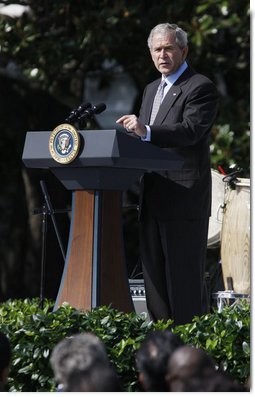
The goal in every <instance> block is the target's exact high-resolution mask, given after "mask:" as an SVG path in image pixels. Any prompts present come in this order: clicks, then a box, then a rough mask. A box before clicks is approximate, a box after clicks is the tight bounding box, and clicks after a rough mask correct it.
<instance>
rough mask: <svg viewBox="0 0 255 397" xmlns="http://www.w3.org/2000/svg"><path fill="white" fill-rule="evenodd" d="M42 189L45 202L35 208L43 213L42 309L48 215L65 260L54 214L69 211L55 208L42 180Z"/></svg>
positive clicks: (35, 212) (41, 302) (41, 305)
mask: <svg viewBox="0 0 255 397" xmlns="http://www.w3.org/2000/svg"><path fill="white" fill-rule="evenodd" d="M40 185H41V189H42V192H43V196H44V203H43V206H42V208H41V209H39V210H38V209H36V210H34V214H36V215H42V256H41V278H40V303H39V306H40V308H41V309H43V306H44V300H45V297H44V290H45V259H46V236H47V230H48V215H50V217H51V220H52V223H53V226H54V229H55V233H56V236H57V239H58V243H59V247H60V249H61V252H62V256H63V259H64V261H65V259H66V256H65V251H64V247H63V243H62V240H61V237H60V234H59V231H58V227H57V223H56V219H55V216H54V214H55V213H64V212H68V210H67V209H63V210H54V209H53V207H52V204H51V200H50V197H49V193H48V191H47V188H46V185H45V182H44V181H42V180H41V181H40Z"/></svg>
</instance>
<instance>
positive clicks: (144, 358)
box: [136, 330, 183, 392]
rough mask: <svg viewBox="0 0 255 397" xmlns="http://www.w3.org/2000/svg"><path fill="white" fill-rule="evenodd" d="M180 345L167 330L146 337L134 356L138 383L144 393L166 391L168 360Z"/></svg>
mask: <svg viewBox="0 0 255 397" xmlns="http://www.w3.org/2000/svg"><path fill="white" fill-rule="evenodd" d="M182 345H183V342H182V340H181V339H180V338H179V336H178V335H175V334H173V333H172V332H170V331H168V330H165V331H159V330H156V331H152V332H150V333H149V334H148V335H147V336H146V338H145V339H144V341H143V342H142V344H141V346H140V348H139V350H138V352H137V355H136V365H137V369H138V371H139V382H140V384H141V386H142V387H143V389H144V390H145V391H150V392H153V391H167V385H166V381H165V375H166V372H167V363H168V359H169V357H170V356H171V354H172V353H173V352H174V350H175V349H176V348H177V347H179V346H182Z"/></svg>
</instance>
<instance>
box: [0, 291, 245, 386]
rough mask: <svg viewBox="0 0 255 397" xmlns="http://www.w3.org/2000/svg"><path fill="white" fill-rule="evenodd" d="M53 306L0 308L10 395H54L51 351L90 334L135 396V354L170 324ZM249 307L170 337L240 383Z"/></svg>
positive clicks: (18, 303) (28, 303)
mask: <svg viewBox="0 0 255 397" xmlns="http://www.w3.org/2000/svg"><path fill="white" fill-rule="evenodd" d="M52 308H53V304H52V302H50V301H46V302H45V306H44V308H43V309H40V308H39V300H38V299H32V300H27V299H26V300H24V301H22V300H13V301H7V302H5V303H2V304H1V305H0V328H1V330H2V331H3V332H4V333H5V334H6V335H7V336H8V337H9V338H10V341H11V345H12V350H13V356H12V366H11V371H10V377H9V381H8V387H9V391H21V392H30V391H36V392H47V391H55V382H54V379H53V373H52V369H51V366H50V363H49V357H50V354H51V351H52V349H53V347H54V346H55V345H56V344H57V343H58V342H59V341H60V340H61V339H63V338H64V337H65V336H70V335H72V334H74V333H78V332H94V333H95V334H96V335H97V336H98V337H100V338H101V340H102V341H103V342H104V344H105V346H106V350H107V353H108V356H109V359H110V361H111V362H112V364H113V366H114V367H115V368H116V371H117V372H118V374H119V376H120V377H121V380H122V382H123V386H124V390H125V391H139V386H138V383H137V372H136V367H135V353H136V350H137V349H138V348H139V346H140V343H141V342H142V340H143V339H144V337H145V336H146V334H147V332H148V331H149V330H153V329H166V328H170V329H171V325H172V321H171V320H169V321H168V322H163V321H159V322H157V323H152V322H150V323H148V322H146V321H145V317H144V316H143V315H136V314H135V313H129V314H125V313H122V312H119V311H117V310H115V309H113V308H111V307H98V308H95V309H93V310H91V311H89V312H88V311H87V312H81V311H78V310H76V309H74V308H71V307H70V306H68V305H62V306H61V307H60V308H59V309H58V310H57V311H55V312H53V311H52ZM249 324H250V323H249V306H248V305H247V304H246V305H244V304H242V305H235V306H232V307H226V308H224V310H223V312H222V313H216V312H215V313H212V314H209V315H206V316H203V317H200V318H196V317H195V318H194V320H193V322H192V323H191V324H187V325H184V326H178V327H175V328H174V329H172V330H173V332H175V333H177V334H179V335H180V337H181V338H182V339H183V340H184V341H185V342H186V343H188V344H193V345H196V346H200V347H203V348H205V349H206V350H207V351H208V353H209V354H211V355H212V356H213V357H214V358H215V360H216V362H217V363H218V364H219V366H221V367H223V369H224V370H228V371H229V372H231V373H232V374H233V375H234V376H235V377H236V378H237V379H238V380H239V381H244V380H245V379H246V378H247V376H248V375H249V358H250V351H249V343H250V339H249Z"/></svg>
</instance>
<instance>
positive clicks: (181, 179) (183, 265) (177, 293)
mask: <svg viewBox="0 0 255 397" xmlns="http://www.w3.org/2000/svg"><path fill="white" fill-rule="evenodd" d="M148 46H149V49H150V53H151V56H152V60H153V62H154V65H155V67H156V68H157V69H158V71H159V72H160V73H161V75H162V76H161V78H160V79H158V80H156V81H154V82H152V83H151V84H149V85H148V86H147V87H146V88H145V90H144V95H143V100H142V106H141V109H140V115H139V118H138V117H137V116H136V115H134V114H132V115H124V116H122V117H121V118H120V119H119V120H117V123H120V124H122V125H123V126H124V128H126V129H127V131H128V132H130V133H133V134H134V136H136V137H139V138H140V139H141V140H142V141H144V144H153V145H156V146H159V147H161V148H163V150H169V148H170V150H171V151H174V152H176V153H177V154H179V155H180V156H181V157H182V159H183V160H184V165H183V169H182V170H181V171H179V170H176V171H175V170H173V171H164V172H159V173H158V172H157V173H156V172H152V173H147V174H145V175H144V178H143V180H142V183H141V195H140V196H141V197H140V248H141V260H142V265H143V276H144V282H145V291H146V299H147V307H148V310H149V313H150V316H151V318H152V320H154V321H156V320H159V319H164V320H167V319H169V318H172V319H173V320H174V324H175V325H177V324H184V323H187V322H190V321H191V320H192V318H193V317H194V316H195V315H198V316H200V315H202V314H204V313H206V312H207V311H208V304H207V302H206V300H207V296H206V291H205V279H204V268H205V261H206V250H207V234H208V222H209V216H210V211H211V165H210V147H209V145H210V131H211V128H212V125H213V122H214V120H215V117H216V113H217V107H218V95H217V91H216V87H215V86H214V84H213V83H212V82H211V81H210V80H209V79H208V78H207V77H205V76H203V75H201V74H198V73H196V72H195V71H193V70H192V69H191V68H190V67H189V65H188V64H187V62H186V57H187V54H188V42H187V34H186V32H184V31H183V30H182V29H181V28H179V27H178V26H177V25H174V24H169V23H165V24H160V25H157V26H156V27H155V28H153V29H152V31H151V33H150V35H149V38H148Z"/></svg>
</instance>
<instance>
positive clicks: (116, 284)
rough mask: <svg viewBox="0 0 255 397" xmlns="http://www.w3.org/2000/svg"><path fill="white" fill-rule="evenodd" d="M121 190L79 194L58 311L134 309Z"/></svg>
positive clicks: (74, 211) (79, 192)
mask: <svg viewBox="0 0 255 397" xmlns="http://www.w3.org/2000/svg"><path fill="white" fill-rule="evenodd" d="M121 197H122V193H121V191H110V190H109V191H108V190H103V191H83V190H82V191H76V192H74V193H73V203H72V220H71V226H70V235H69V243H68V250H67V256H66V262H65V267H64V270H63V275H62V280H61V284H60V288H59V292H58V296H57V299H56V303H55V308H54V309H57V307H59V306H60V305H61V304H62V303H63V302H68V303H69V304H70V305H71V306H73V307H75V308H77V309H83V310H90V309H92V308H94V307H97V306H102V305H110V304H111V305H112V307H114V308H116V309H118V310H120V311H124V312H131V311H133V310H134V307H133V302H132V298H131V295H130V290H129V284H128V276H127V271H126V266H125V255H124V243H123V236H122V214H121Z"/></svg>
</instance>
